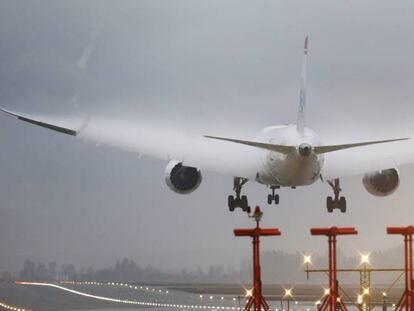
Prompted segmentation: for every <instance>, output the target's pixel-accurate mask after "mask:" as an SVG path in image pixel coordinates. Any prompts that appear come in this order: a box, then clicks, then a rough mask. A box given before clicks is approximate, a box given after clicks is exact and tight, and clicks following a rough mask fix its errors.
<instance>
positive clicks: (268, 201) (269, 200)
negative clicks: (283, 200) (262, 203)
mask: <svg viewBox="0 0 414 311" xmlns="http://www.w3.org/2000/svg"><path fill="white" fill-rule="evenodd" d="M272 201H273V198H272V195H271V194H268V195H267V204H269V205H270V204H272Z"/></svg>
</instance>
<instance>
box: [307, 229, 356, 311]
mask: <svg viewBox="0 0 414 311" xmlns="http://www.w3.org/2000/svg"><path fill="white" fill-rule="evenodd" d="M311 234H312V235H325V236H327V237H328V242H329V270H328V277H329V292H328V294H327V295H326V296H325V297H324V299H323V301H322V303H321V304H319V305H318V311H323V310H329V311H335V310H343V311H347V308H346V306H345V304H344V303H343V301H342V299H341V296H340V295H339V285H338V280H337V277H336V236H337V235H350V234H358V231H356V230H355V228H337V227H331V228H312V229H311Z"/></svg>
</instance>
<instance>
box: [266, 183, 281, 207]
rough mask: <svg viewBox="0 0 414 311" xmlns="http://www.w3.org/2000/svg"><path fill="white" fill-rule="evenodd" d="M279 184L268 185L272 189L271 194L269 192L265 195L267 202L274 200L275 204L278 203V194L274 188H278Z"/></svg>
mask: <svg viewBox="0 0 414 311" xmlns="http://www.w3.org/2000/svg"><path fill="white" fill-rule="evenodd" d="M279 188H280V187H279V186H270V189H272V194H269V195H268V196H267V204H269V205H270V204H272V202H274V203H275V204H276V205H277V204H279V195H278V194H275V190H276V189H279Z"/></svg>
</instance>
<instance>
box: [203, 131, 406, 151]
mask: <svg viewBox="0 0 414 311" xmlns="http://www.w3.org/2000/svg"><path fill="white" fill-rule="evenodd" d="M204 137H206V138H212V139H217V140H223V141H229V142H233V143H238V144H243V145H247V146H252V147H256V148H261V149H266V150H270V151H276V152H279V153H283V154H288V153H290V152H291V151H293V150H295V149H296V146H287V145H276V144H269V143H261V142H255V141H248V140H240V139H233V138H224V137H216V136H208V135H204ZM407 139H409V138H397V139H386V140H376V141H368V142H361V143H354V144H344V145H327V146H316V147H313V151H314V152H315V153H316V154H324V153H328V152H333V151H339V150H344V149H350V148H356V147H363V146H368V145H374V144H383V143H391V142H396V141H401V140H407Z"/></svg>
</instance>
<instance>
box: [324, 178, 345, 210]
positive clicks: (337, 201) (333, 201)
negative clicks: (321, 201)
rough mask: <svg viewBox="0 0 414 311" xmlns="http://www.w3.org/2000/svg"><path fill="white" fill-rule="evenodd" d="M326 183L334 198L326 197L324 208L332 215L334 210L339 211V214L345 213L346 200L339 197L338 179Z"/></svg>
mask: <svg viewBox="0 0 414 311" xmlns="http://www.w3.org/2000/svg"><path fill="white" fill-rule="evenodd" d="M327 183H328V184H329V185H330V186H331V188H332V190H333V191H334V195H335V197H334V198H332V197H327V198H326V208H327V210H328V213H332V212H333V210H334V209H336V208H337V209H339V210H340V211H341V213H345V212H346V199H345V197H339V194H340V192H341V191H342V189H341V187H340V185H339V178H335V179H334V180H333V181H332V180H328V181H327Z"/></svg>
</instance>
